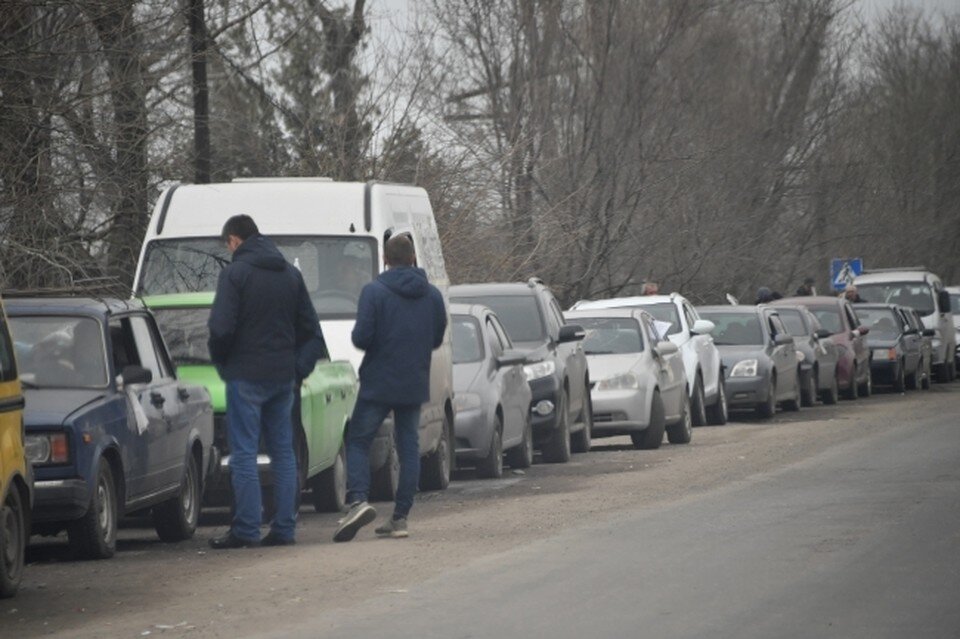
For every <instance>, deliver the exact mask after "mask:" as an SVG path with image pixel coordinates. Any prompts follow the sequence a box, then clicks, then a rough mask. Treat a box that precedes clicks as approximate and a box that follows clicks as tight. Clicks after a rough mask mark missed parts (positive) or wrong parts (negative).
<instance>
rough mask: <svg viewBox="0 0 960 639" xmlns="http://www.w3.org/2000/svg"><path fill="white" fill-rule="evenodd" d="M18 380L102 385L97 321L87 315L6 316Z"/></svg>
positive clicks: (34, 383) (46, 384)
mask: <svg viewBox="0 0 960 639" xmlns="http://www.w3.org/2000/svg"><path fill="white" fill-rule="evenodd" d="M10 332H11V334H12V336H13V342H14V349H15V350H16V352H17V362H18V364H19V366H20V379H21V380H23V382H24V385H25V386H27V388H103V387H104V386H106V385H107V360H106V350H105V349H104V346H103V331H102V330H101V328H100V324H99V323H98V322H97V321H96V320H94V319H91V318H89V317H64V316H58V317H50V316H23V315H21V316H18V317H11V318H10Z"/></svg>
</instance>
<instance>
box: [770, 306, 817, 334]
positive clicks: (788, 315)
mask: <svg viewBox="0 0 960 639" xmlns="http://www.w3.org/2000/svg"><path fill="white" fill-rule="evenodd" d="M777 314H778V315H779V316H780V319H782V320H783V324H784V326H786V327H787V332H788V333H790V336H791V337H803V336H804V335H809V334H810V332H809V331H808V330H807V326H806V324H805V323H804V321H803V316H802V315H801V313H800V311H799V310H797V309H795V308H778V309H777Z"/></svg>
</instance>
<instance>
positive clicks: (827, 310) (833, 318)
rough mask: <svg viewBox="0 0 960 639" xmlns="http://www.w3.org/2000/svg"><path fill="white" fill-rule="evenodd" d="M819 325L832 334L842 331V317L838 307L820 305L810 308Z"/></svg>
mask: <svg viewBox="0 0 960 639" xmlns="http://www.w3.org/2000/svg"><path fill="white" fill-rule="evenodd" d="M810 310H811V311H812V312H813V314H814V316H815V317H816V318H817V321H818V322H820V326H822V327H823V328H825V329H827V330H828V331H830V332H831V333H833V334H834V335H836V334H837V333H842V332H843V318H842V317H840V309H839V308H837V307H833V306H821V307H818V308H811V309H810Z"/></svg>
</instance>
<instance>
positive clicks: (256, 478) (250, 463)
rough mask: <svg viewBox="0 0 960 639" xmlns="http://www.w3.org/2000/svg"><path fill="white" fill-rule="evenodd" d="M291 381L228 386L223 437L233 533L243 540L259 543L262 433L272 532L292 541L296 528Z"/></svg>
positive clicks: (242, 382) (234, 381) (235, 381)
mask: <svg viewBox="0 0 960 639" xmlns="http://www.w3.org/2000/svg"><path fill="white" fill-rule="evenodd" d="M292 409H293V381H292V380H291V381H289V382H251V381H243V380H230V381H228V382H227V437H228V443H229V445H230V483H231V484H232V485H233V503H234V509H235V513H234V516H233V525H232V526H231V531H232V532H233V534H234V536H235V537H239V538H241V539H260V522H261V519H262V504H261V501H260V475H259V472H258V470H257V452H258V449H259V448H260V434H261V432H262V433H263V439H264V442H265V443H266V446H267V454H269V455H270V474H271V475H272V478H273V500H274V505H275V507H276V514H275V515H274V518H273V521H271V522H270V529H271V531H272V532H273V533H274V534H276V535H278V536H279V537H281V538H282V539H293V536H294V530H295V528H296V526H297V513H296V498H297V460H296V457H295V455H294V452H293V424H292V420H291V418H290V416H291V410H292Z"/></svg>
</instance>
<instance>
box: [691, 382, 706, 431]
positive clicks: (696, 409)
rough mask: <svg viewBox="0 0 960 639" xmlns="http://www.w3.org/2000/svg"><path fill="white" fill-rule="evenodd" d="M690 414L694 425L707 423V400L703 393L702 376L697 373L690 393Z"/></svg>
mask: <svg viewBox="0 0 960 639" xmlns="http://www.w3.org/2000/svg"><path fill="white" fill-rule="evenodd" d="M690 416H691V419H692V421H693V425H694V426H704V425H705V424H706V423H707V400H706V398H705V397H704V395H703V377H701V375H700V373H697V378H696V380H694V382H693V393H692V394H691V395H690Z"/></svg>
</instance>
